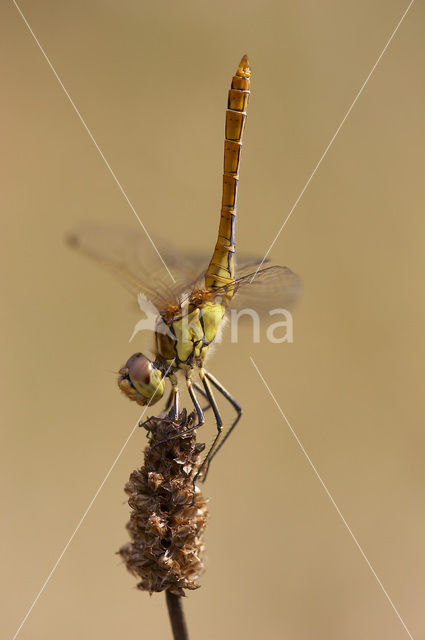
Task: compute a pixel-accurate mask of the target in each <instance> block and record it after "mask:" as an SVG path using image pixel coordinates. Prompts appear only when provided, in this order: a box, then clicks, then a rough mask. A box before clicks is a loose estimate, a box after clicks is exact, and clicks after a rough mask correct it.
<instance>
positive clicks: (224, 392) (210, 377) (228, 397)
mask: <svg viewBox="0 0 425 640" xmlns="http://www.w3.org/2000/svg"><path fill="white" fill-rule="evenodd" d="M205 376H206V377H207V378H208V380H210V381H211V383H212V384H213V385H214V387H215V388H216V389H217V391H219V392H220V393H221V394H222V395H223V396H224V397H225V398H226V400H228V401H229V402H230V404H231V405H232V407H233V408H234V409H235V410H236V413H237V416H236V418H235V419H234V420H233V422H232V424H231V425H230V427H229V429H228V431H227V433H225V435H224V437H223V439H222V440H221V442H220V443H219V444H218V445H217V447H216V448H215V450H214V451H213V452H212V453H211V455H210V457H209V459H208V462H207V465H206V466H207V468H206V469H205V473H204V477H203V478H202V482H205V480H206V479H207V475H208V471H209V469H210V466H211V462H212V461H213V458H214V457H215V456H216V455H217V453H218V452H219V451H220V449H221V447H222V446H223V445H224V443H225V442H226V440H227V438H228V437H229V436H230V434H231V433H232V431H233V429H234V428H235V427H236V425H237V424H238V422H239V420H240V419H241V416H242V407H241V406H240V404H239V403H238V402H236V400H235V399H234V398H233V396H231V395H230V393H229V392H228V391H227V389H225V388H224V387H223V385H222V384H221V382H219V381H218V380H217V378H215V377H214V376H213V375H212V374H211V373H208V372H207V371H206V372H205Z"/></svg>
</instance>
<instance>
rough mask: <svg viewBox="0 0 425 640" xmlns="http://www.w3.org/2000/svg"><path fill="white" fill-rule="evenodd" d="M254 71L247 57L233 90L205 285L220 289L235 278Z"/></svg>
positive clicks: (234, 80) (241, 64)
mask: <svg viewBox="0 0 425 640" xmlns="http://www.w3.org/2000/svg"><path fill="white" fill-rule="evenodd" d="M250 76H251V70H250V68H249V60H248V58H247V56H244V57H243V58H242V60H241V61H240V64H239V67H238V69H237V71H236V75H235V76H234V77H233V80H232V85H231V88H230V90H229V98H228V103H227V111H226V128H225V141H224V171H223V197H222V203H221V215H220V226H219V230H218V238H217V243H216V245H215V250H214V253H213V256H212V258H211V262H210V264H209V267H208V270H207V273H206V276H205V286H206V287H207V288H208V289H216V288H218V287H222V286H223V285H226V284H230V283H231V282H233V281H234V279H235V266H234V254H235V220H236V197H237V188H238V180H239V161H240V152H241V147H242V136H243V131H244V127H245V120H246V109H247V105H248V99H249V93H250V91H249V87H250V80H249V78H250Z"/></svg>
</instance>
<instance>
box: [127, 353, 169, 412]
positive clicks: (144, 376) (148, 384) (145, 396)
mask: <svg viewBox="0 0 425 640" xmlns="http://www.w3.org/2000/svg"><path fill="white" fill-rule="evenodd" d="M118 386H119V388H120V389H121V391H122V392H123V393H125V395H126V396H127V397H128V398H130V400H134V401H135V402H137V404H140V405H142V406H144V405H146V404H150V405H151V404H155V402H158V400H160V399H161V398H162V396H163V394H164V390H165V380H164V374H163V373H162V371H161V370H160V369H159V368H158V367H156V366H155V363H154V362H152V361H151V360H149V358H147V357H146V356H144V355H143V353H135V354H133V355H132V356H131V358H129V359H128V360H127V362H126V363H125V365H124V366H123V367H122V368H121V369H120V371H119V378H118Z"/></svg>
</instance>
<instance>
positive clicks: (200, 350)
mask: <svg viewBox="0 0 425 640" xmlns="http://www.w3.org/2000/svg"><path fill="white" fill-rule="evenodd" d="M225 311H226V301H225V302H224V303H223V302H216V301H215V300H214V299H208V298H206V299H201V300H196V298H195V300H193V299H192V300H191V301H190V302H189V305H188V307H187V308H186V310H184V311H183V310H182V309H181V308H178V309H177V310H176V311H175V313H174V314H173V315H172V316H171V317H170V318H168V319H167V321H166V327H167V329H168V330H167V331H166V332H165V331H163V329H161V330H159V331H157V333H156V342H157V351H158V355H159V356H160V357H161V358H163V359H164V360H166V361H167V362H168V363H171V362H172V361H173V360H174V362H175V366H176V367H177V368H181V369H190V368H192V367H193V366H194V365H196V364H197V365H199V366H202V364H203V362H204V361H205V358H206V355H207V351H208V347H209V345H210V344H211V342H213V340H214V339H215V338H216V336H217V333H218V331H219V329H220V326H221V324H222V322H223V319H224V314H225Z"/></svg>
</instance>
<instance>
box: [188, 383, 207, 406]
mask: <svg viewBox="0 0 425 640" xmlns="http://www.w3.org/2000/svg"><path fill="white" fill-rule="evenodd" d="M192 384H193V386H194V387H195V389H196V391H198V392H199V393H200V394H201V396H202V397H204V398H207V394H206V393H205V391H204V389H203V388H202V387H201V385H200V384H198V383H197V382H193V383H192ZM208 409H211V405H210V404H209V403H208V404H207V406H206V407H202V411H208Z"/></svg>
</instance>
